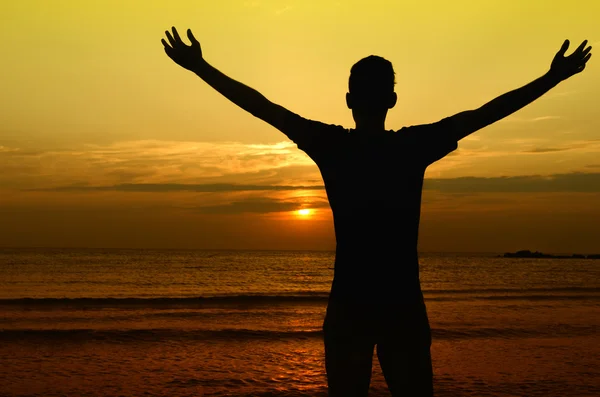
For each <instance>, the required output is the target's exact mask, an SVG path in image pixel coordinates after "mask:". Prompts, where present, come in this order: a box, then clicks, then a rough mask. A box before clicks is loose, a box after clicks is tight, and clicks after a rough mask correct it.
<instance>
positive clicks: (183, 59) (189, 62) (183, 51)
mask: <svg viewBox="0 0 600 397" xmlns="http://www.w3.org/2000/svg"><path fill="white" fill-rule="evenodd" d="M172 29H173V35H171V33H170V32H169V31H168V30H167V31H165V34H166V35H167V39H168V40H169V43H167V42H166V41H165V39H161V40H160V41H161V43H162V44H163V46H164V47H165V52H166V53H167V55H168V56H169V58H171V59H172V60H173V61H174V62H175V63H176V64H178V65H179V66H181V67H183V68H185V69H188V70H191V71H194V70H195V69H196V68H197V67H198V66H199V65H200V64H201V63H202V62H203V61H204V60H203V58H202V49H201V48H200V43H199V42H198V40H196V38H195V37H194V35H193V34H192V31H191V29H188V30H187V36H188V38H189V39H190V42H191V43H192V45H187V44H185V43H184V42H183V41H182V40H181V37H179V33H177V29H175V27H173V28H172ZM169 44H170V45H169Z"/></svg>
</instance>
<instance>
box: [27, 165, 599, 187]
mask: <svg viewBox="0 0 600 397" xmlns="http://www.w3.org/2000/svg"><path fill="white" fill-rule="evenodd" d="M591 167H596V166H591ZM355 188H356V189H358V190H360V189H364V188H366V187H365V186H362V185H360V184H357V185H356V186H355ZM423 188H424V189H426V190H437V191H441V192H446V193H478V192H479V193H480V192H504V193H509V192H515V193H517V192H520V193H527V192H589V193H591V192H593V193H597V192H600V173H583V172H573V173H567V174H553V175H523V176H510V177H508V176H506V177H491V178H484V177H459V178H427V179H425V183H424V186H423ZM323 189H324V186H323V185H322V184H319V185H308V186H307V185H295V186H294V185H236V184H168V183H167V184H121V185H108V186H86V185H71V186H61V187H54V188H48V189H38V190H44V191H53V192H69V191H73V192H90V191H117V192H147V193H162V192H202V193H234V192H285V191H307V190H315V191H319V190H323Z"/></svg>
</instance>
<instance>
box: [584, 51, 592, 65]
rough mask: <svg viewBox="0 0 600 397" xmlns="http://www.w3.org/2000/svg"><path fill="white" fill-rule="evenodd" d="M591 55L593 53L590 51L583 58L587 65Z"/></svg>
mask: <svg viewBox="0 0 600 397" xmlns="http://www.w3.org/2000/svg"><path fill="white" fill-rule="evenodd" d="M591 57H592V53H589V54H587V55H586V56H585V58H583V61H582V62H583V64H584V65H585V63H586V62H587V61H589V60H590V58H591Z"/></svg>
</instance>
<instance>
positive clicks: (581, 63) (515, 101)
mask: <svg viewBox="0 0 600 397" xmlns="http://www.w3.org/2000/svg"><path fill="white" fill-rule="evenodd" d="M586 44H587V40H585V41H584V42H582V43H581V45H580V46H579V47H578V48H577V49H576V50H575V51H574V52H573V54H571V55H569V56H568V57H565V56H564V54H565V52H566V51H567V49H568V48H569V40H565V42H564V43H563V45H562V47H561V48H560V50H559V51H558V52H557V53H556V55H555V56H554V59H553V61H552V64H551V66H550V70H549V71H548V72H547V73H546V74H544V75H543V76H542V77H540V78H538V79H536V80H534V81H532V82H531V83H529V84H527V85H525V86H523V87H521V88H518V89H516V90H513V91H510V92H507V93H506V94H503V95H501V96H499V97H497V98H496V99H493V100H492V101H490V102H488V103H486V104H485V105H483V106H481V107H480V108H479V109H475V110H468V111H465V112H461V113H458V114H455V115H454V116H451V117H449V120H450V121H451V123H452V124H451V125H452V131H453V134H454V138H456V140H457V141H458V140H460V139H462V138H464V137H466V136H467V135H469V134H471V133H473V132H475V131H477V130H479V129H481V128H483V127H485V126H487V125H490V124H492V123H494V122H496V121H498V120H500V119H502V118H504V117H506V116H508V115H510V114H512V113H514V112H516V111H517V110H519V109H521V108H523V107H524V106H526V105H528V104H529V103H531V102H533V101H535V100H536V99H537V98H539V97H541V96H542V95H544V94H545V93H546V92H548V91H549V90H550V89H551V88H553V87H555V86H556V85H557V84H559V83H560V82H561V81H564V80H566V79H568V78H569V77H571V76H573V75H575V74H577V73H580V72H582V71H583V70H584V69H585V64H586V62H587V61H588V60H589V59H590V57H591V56H592V54H591V53H590V50H591V49H592V47H587V48H585V45H586ZM584 48H585V49H584Z"/></svg>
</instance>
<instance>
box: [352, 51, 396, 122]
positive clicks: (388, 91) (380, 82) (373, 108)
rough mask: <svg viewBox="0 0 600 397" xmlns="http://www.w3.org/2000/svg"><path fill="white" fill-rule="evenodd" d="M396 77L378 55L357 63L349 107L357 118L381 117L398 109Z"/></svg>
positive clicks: (385, 60)
mask: <svg viewBox="0 0 600 397" xmlns="http://www.w3.org/2000/svg"><path fill="white" fill-rule="evenodd" d="M395 84H396V81H395V73H394V68H393V66H392V63H391V62H390V61H388V60H387V59H384V58H382V57H379V56H376V55H370V56H368V57H366V58H363V59H361V60H360V61H358V62H356V63H355V64H354V66H352V69H350V79H349V81H348V91H349V92H348V93H347V94H346V104H347V105H348V108H349V109H352V113H353V115H354V118H355V119H356V118H357V116H359V117H360V116H370V117H373V116H377V115H381V114H382V113H383V116H384V117H385V115H386V114H387V110H388V109H391V108H393V107H394V105H396V100H397V97H396V93H395V92H394V85H395Z"/></svg>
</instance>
